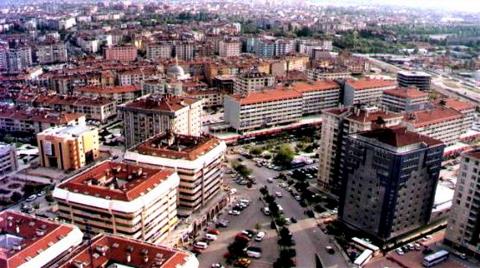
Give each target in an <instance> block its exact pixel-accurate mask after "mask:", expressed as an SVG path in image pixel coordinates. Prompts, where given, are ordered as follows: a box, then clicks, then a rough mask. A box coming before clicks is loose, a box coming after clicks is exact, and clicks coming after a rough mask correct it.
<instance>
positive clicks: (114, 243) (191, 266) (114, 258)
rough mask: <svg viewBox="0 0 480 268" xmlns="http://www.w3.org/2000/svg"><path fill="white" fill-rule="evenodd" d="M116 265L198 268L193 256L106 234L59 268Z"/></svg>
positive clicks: (72, 255) (82, 247)
mask: <svg viewBox="0 0 480 268" xmlns="http://www.w3.org/2000/svg"><path fill="white" fill-rule="evenodd" d="M114 264H117V265H121V266H119V267H138V268H142V267H145V268H146V267H156V268H161V267H164V268H174V267H178V268H180V267H185V268H196V267H198V261H197V259H196V258H195V256H193V254H192V253H189V252H185V251H181V250H178V249H173V248H167V247H164V246H158V245H154V244H150V243H145V242H142V241H139V240H134V239H130V238H126V237H123V236H114V235H106V234H101V235H98V236H95V237H94V238H93V239H92V241H91V245H90V246H89V245H88V244H84V245H83V246H81V247H79V248H77V249H76V250H75V251H73V252H72V253H71V254H70V255H69V256H68V258H64V260H63V263H60V265H59V266H58V267H59V268H78V267H110V265H114Z"/></svg>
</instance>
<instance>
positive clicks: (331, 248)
mask: <svg viewBox="0 0 480 268" xmlns="http://www.w3.org/2000/svg"><path fill="white" fill-rule="evenodd" d="M325 250H326V251H327V253H328V254H335V249H333V247H332V246H326V247H325Z"/></svg>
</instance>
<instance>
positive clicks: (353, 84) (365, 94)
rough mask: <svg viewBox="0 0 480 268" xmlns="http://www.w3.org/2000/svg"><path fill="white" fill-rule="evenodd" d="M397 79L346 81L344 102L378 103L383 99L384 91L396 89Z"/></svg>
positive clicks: (345, 103) (348, 103)
mask: <svg viewBox="0 0 480 268" xmlns="http://www.w3.org/2000/svg"><path fill="white" fill-rule="evenodd" d="M396 87H397V85H396V83H395V81H391V80H382V79H362V80H347V81H345V85H344V90H343V104H344V105H346V106H350V105H354V104H368V105H378V104H380V101H381V99H382V95H383V91H385V90H389V89H394V88H396Z"/></svg>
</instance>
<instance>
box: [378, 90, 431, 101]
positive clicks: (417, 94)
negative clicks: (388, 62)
mask: <svg viewBox="0 0 480 268" xmlns="http://www.w3.org/2000/svg"><path fill="white" fill-rule="evenodd" d="M383 94H385V95H392V96H395V97H399V98H404V99H419V98H425V97H428V93H425V92H423V91H420V90H418V89H417V88H396V89H389V90H385V91H383Z"/></svg>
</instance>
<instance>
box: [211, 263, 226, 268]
mask: <svg viewBox="0 0 480 268" xmlns="http://www.w3.org/2000/svg"><path fill="white" fill-rule="evenodd" d="M210 267H211V268H225V266H223V265H221V264H220V263H213V264H212V266H210Z"/></svg>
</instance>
